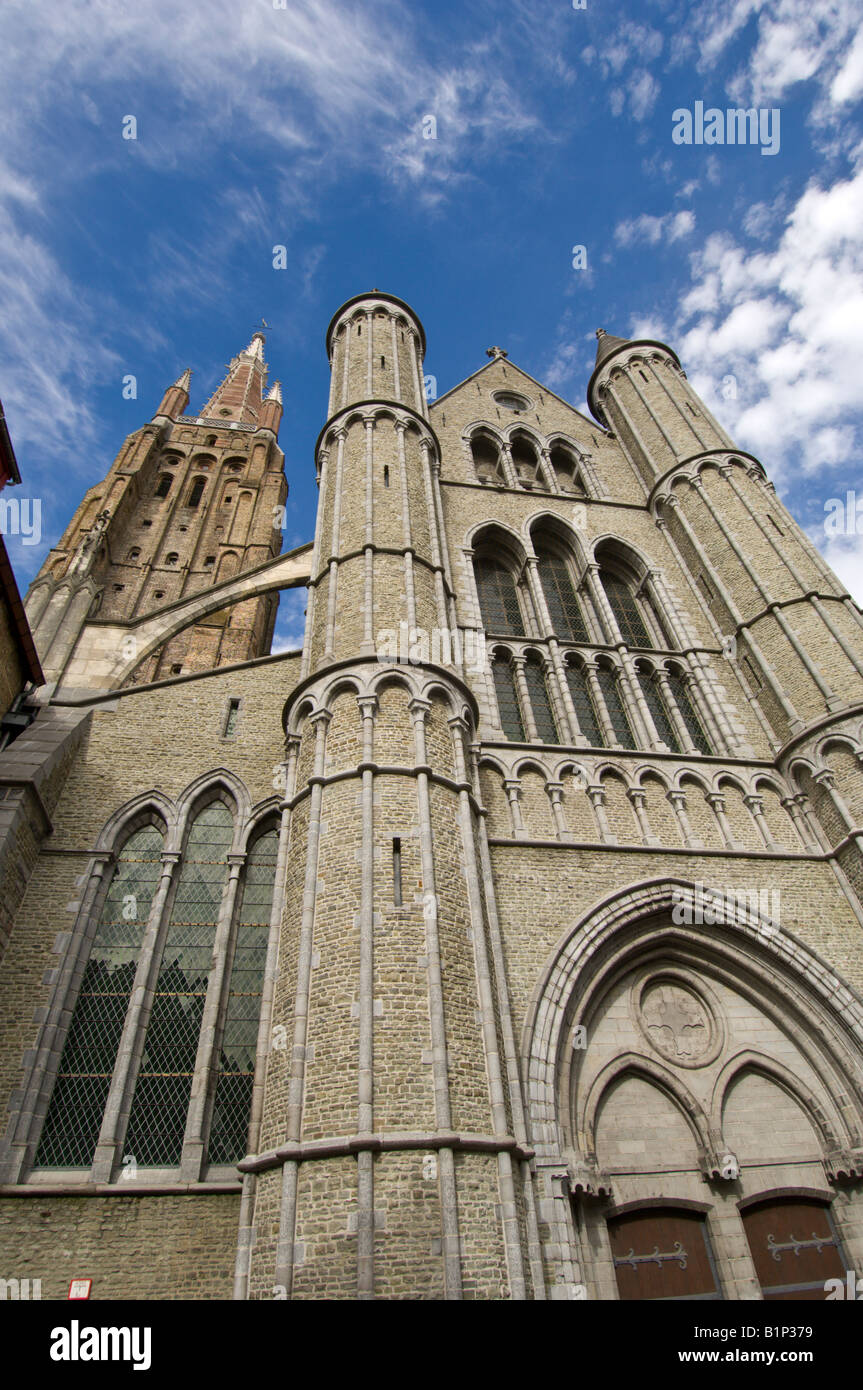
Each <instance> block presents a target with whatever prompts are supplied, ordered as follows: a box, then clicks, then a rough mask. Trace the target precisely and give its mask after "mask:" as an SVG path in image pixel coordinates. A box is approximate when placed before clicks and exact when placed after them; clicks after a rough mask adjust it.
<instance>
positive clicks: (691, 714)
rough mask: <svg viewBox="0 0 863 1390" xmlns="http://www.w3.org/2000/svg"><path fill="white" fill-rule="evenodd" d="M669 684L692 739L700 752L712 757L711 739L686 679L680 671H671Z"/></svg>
mask: <svg viewBox="0 0 863 1390" xmlns="http://www.w3.org/2000/svg"><path fill="white" fill-rule="evenodd" d="M668 684H669V686H670V687H671V693H672V695H673V696H674V702H675V704H676V705H677V708H678V709H679V711H680V716H681V718H682V720H683V722H684V724H685V725H686V727H687V729H688V731H689V737H690V738H691V739H692V742H693V743H694V744H695V747H696V748H697V749H698V751H699V753H706V754H707V756H708V757H710V756H711V754H712V753H713V749H712V748H711V746H710V740H709V739H708V737H707V735H706V733H705V732H704V729H703V728H702V725H701V720H700V719H699V718H698V715H697V714H696V712H695V706H694V705H693V703H692V700H691V699H690V697H689V691H688V690H687V688H686V682H685V680H684V679H683V677H682V676H681V675H679V674H678V673H676V672H669V675H668Z"/></svg>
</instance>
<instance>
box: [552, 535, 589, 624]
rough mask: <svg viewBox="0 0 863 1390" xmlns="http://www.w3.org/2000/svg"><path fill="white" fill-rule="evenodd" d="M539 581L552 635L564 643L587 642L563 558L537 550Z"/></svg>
mask: <svg viewBox="0 0 863 1390" xmlns="http://www.w3.org/2000/svg"><path fill="white" fill-rule="evenodd" d="M539 578H540V582H541V584H542V591H543V593H544V595H545V601H546V604H547V605H548V615H549V617H550V618H551V626H552V631H553V632H554V634H555V636H556V637H559V638H561V639H562V640H563V641H564V642H589V641H590V636H589V634H588V631H587V624H586V622H585V620H584V614H583V612H582V610H581V604H580V603H579V601H578V596H577V595H576V592H575V586H574V585H573V582H572V579H571V577H570V573H569V569H568V567H567V563H566V561H565V560H564V559H563V557H562V556H561V555H557V554H555V553H554V552H553V551H549V550H547V549H542V550H540V552H539Z"/></svg>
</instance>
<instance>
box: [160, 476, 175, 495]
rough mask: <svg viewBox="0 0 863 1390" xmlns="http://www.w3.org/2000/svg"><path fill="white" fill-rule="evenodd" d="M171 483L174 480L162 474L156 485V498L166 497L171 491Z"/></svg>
mask: <svg viewBox="0 0 863 1390" xmlns="http://www.w3.org/2000/svg"><path fill="white" fill-rule="evenodd" d="M173 481H174V479H173V478H172V477H171V475H170V473H163V474H162V475H161V477H160V478H159V481H158V483H157V485H156V496H157V497H167V496H168V493H169V492H170V491H171V484H172V482H173Z"/></svg>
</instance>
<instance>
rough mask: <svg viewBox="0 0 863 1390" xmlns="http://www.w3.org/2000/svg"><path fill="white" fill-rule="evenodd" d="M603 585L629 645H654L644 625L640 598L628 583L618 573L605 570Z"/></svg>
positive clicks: (622, 635) (625, 640)
mask: <svg viewBox="0 0 863 1390" xmlns="http://www.w3.org/2000/svg"><path fill="white" fill-rule="evenodd" d="M601 579H602V587H603V588H604V589H605V593H606V596H607V598H608V602H609V604H610V605H611V611H612V613H613V614H614V616H615V618H616V619H617V626H618V627H619V629H620V635H621V637H622V638H623V640H624V642H625V643H626V645H627V646H628V647H653V646H655V643H654V641H653V639H652V638H651V636H650V634H649V632H648V631H647V628H646V627H645V625H644V619H643V618H642V616H641V611H640V609H639V607H638V600H637V599H636V597H635V595H634V594H633V593H632V591H631V589H630V588H629V585H628V584H624V582H623V580H622V579H618V578H617V576H616V575H614V574H609V573H608V571H607V570H603V571H602V574H601Z"/></svg>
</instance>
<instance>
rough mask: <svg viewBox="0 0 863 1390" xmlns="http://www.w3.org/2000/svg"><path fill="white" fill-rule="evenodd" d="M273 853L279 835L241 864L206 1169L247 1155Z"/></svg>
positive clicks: (259, 844) (263, 839)
mask: <svg viewBox="0 0 863 1390" xmlns="http://www.w3.org/2000/svg"><path fill="white" fill-rule="evenodd" d="M278 849H279V836H278V832H277V831H275V830H270V831H267V833H266V834H264V835H261V836H259V838H258V839H257V840H256V841H255V844H254V845H253V847H252V849H251V850H250V851H249V857H248V859H247V860H246V870H245V882H244V885H243V896H242V902H241V905H240V911H239V915H238V921H237V933H236V938H235V941H234V950H233V959H232V961H231V973H230V977H229V983H228V1004H227V1013H226V1016H225V1025H224V1029H223V1031H222V1037H221V1042H220V1045H219V1049H218V1054H219V1060H218V1064H217V1072H216V1092H215V1098H214V1101H213V1119H212V1123H211V1126H210V1147H209V1161H210V1162H211V1163H239V1161H240V1159H241V1158H243V1157H245V1154H246V1149H247V1136H248V1130H249V1116H250V1114H251V1109H252V1086H253V1084H254V1079H255V1060H256V1057H257V1051H258V1024H259V1021H260V1016H261V992H262V990H263V986H264V967H265V965H266V962H267V942H268V939H269V933H270V915H271V913H272V908H273V890H274V887H275V873H276V856H277V854H278Z"/></svg>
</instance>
